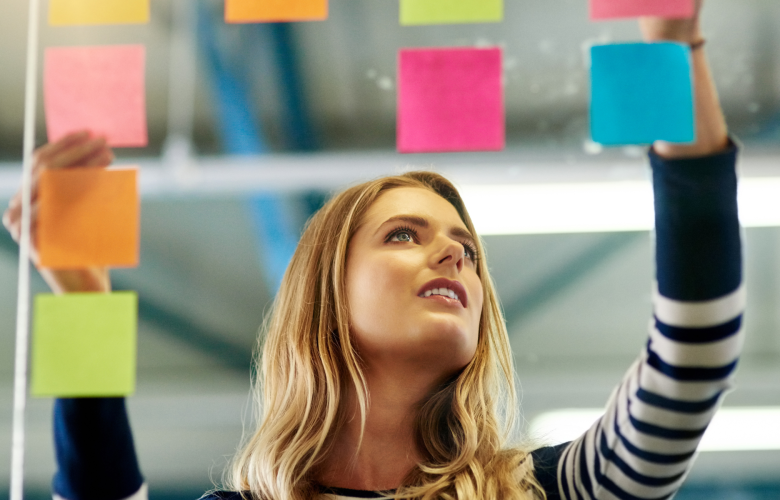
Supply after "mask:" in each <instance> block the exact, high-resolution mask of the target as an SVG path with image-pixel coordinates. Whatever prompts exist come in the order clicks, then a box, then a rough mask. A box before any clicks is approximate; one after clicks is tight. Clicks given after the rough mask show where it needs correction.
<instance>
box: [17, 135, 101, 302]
mask: <svg viewBox="0 0 780 500" xmlns="http://www.w3.org/2000/svg"><path fill="white" fill-rule="evenodd" d="M113 160H114V154H113V153H112V152H111V148H109V147H108V145H107V144H106V140H105V139H104V138H102V137H92V136H91V135H90V133H89V132H86V131H82V132H75V133H72V134H69V135H67V136H65V137H63V138H62V139H60V140H59V141H57V142H54V143H51V144H46V145H45V146H42V147H40V148H38V150H36V151H35V155H34V157H33V171H32V191H31V196H32V205H31V209H32V210H31V217H32V220H31V230H32V242H31V243H32V246H31V248H30V258H31V260H32V262H33V264H35V265H36V267H37V266H38V264H39V260H38V245H37V238H36V232H37V231H36V230H37V226H38V217H37V216H38V183H39V179H40V177H41V172H42V171H43V170H45V169H52V170H58V169H63V168H74V167H105V166H108V165H109V164H111V162H112V161H113ZM3 225H4V226H5V227H6V229H8V231H9V232H10V233H11V237H13V239H14V240H15V241H16V242H17V243H18V242H19V239H20V238H21V234H22V193H21V191H20V192H17V193H16V195H14V197H13V198H11V201H10V203H9V204H8V209H7V210H6V211H5V213H4V214H3ZM39 271H40V273H41V276H43V279H44V280H46V283H48V285H49V287H50V288H51V289H52V291H53V292H54V293H70V292H108V291H110V290H111V281H110V279H109V274H108V269H107V268H102V267H101V268H98V267H93V268H85V269H67V270H62V269H56V270H55V269H46V268H39Z"/></svg>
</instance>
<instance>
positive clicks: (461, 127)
mask: <svg viewBox="0 0 780 500" xmlns="http://www.w3.org/2000/svg"><path fill="white" fill-rule="evenodd" d="M397 127H398V130H397V134H398V136H397V146H398V151H400V152H402V153H423V152H445V151H496V150H500V149H503V147H504V143H505V125H504V93H503V85H502V70H501V49H499V48H479V49H477V48H445V49H406V50H401V51H400V53H399V57H398V124H397Z"/></svg>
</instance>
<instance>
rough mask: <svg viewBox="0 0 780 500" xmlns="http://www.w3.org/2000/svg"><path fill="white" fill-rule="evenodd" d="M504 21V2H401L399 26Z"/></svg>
mask: <svg viewBox="0 0 780 500" xmlns="http://www.w3.org/2000/svg"><path fill="white" fill-rule="evenodd" d="M503 19H504V0H401V25H403V26H411V25H420V24H457V23H490V22H499V21H502V20H503Z"/></svg>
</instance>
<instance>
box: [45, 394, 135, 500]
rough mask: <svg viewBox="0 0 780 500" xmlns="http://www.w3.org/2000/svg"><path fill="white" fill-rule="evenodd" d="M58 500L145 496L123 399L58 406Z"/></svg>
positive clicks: (130, 499)
mask: <svg viewBox="0 0 780 500" xmlns="http://www.w3.org/2000/svg"><path fill="white" fill-rule="evenodd" d="M54 443H55V449H56V456H57V473H56V474H55V476H54V481H53V485H52V489H53V496H54V499H55V500H60V499H63V500H146V499H147V497H148V495H147V491H146V485H145V484H144V480H143V477H142V476H141V471H140V469H139V467H138V460H137V458H136V453H135V447H134V445H133V436H132V433H131V430H130V422H129V420H128V417H127V411H126V409H125V400H124V398H78V399H58V400H57V401H56V402H55V404H54Z"/></svg>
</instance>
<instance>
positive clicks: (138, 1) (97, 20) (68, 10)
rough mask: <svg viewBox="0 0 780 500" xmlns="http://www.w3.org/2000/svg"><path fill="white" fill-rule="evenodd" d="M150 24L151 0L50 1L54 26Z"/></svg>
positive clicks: (50, 15)
mask: <svg viewBox="0 0 780 500" xmlns="http://www.w3.org/2000/svg"><path fill="white" fill-rule="evenodd" d="M191 1H195V0H191ZM148 22H149V0H49V24H51V25H52V26H68V25H88V24H143V23H148Z"/></svg>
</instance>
